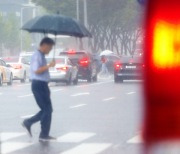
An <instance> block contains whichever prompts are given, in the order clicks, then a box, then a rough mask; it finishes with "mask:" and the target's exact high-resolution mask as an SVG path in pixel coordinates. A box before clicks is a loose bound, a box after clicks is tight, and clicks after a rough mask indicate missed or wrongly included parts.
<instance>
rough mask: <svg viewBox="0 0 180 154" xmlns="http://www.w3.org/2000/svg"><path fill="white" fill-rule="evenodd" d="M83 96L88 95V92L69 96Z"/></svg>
mask: <svg viewBox="0 0 180 154" xmlns="http://www.w3.org/2000/svg"><path fill="white" fill-rule="evenodd" d="M84 95H90V93H89V92H86V93H77V94H73V95H71V96H72V97H77V96H84Z"/></svg>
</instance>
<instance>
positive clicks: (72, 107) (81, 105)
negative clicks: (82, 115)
mask: <svg viewBox="0 0 180 154" xmlns="http://www.w3.org/2000/svg"><path fill="white" fill-rule="evenodd" d="M85 105H87V104H80V105H76V106H71V107H70V108H71V109H74V108H78V107H83V106H85Z"/></svg>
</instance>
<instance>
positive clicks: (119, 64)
mask: <svg viewBox="0 0 180 154" xmlns="http://www.w3.org/2000/svg"><path fill="white" fill-rule="evenodd" d="M114 68H115V70H116V71H119V70H120V69H121V68H122V65H121V63H115V64H114Z"/></svg>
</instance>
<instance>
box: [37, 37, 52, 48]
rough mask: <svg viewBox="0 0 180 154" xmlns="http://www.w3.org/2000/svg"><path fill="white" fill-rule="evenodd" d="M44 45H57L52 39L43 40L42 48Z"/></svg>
mask: <svg viewBox="0 0 180 154" xmlns="http://www.w3.org/2000/svg"><path fill="white" fill-rule="evenodd" d="M43 44H47V45H55V42H54V40H52V39H51V38H48V37H45V38H43V39H42V41H41V43H40V46H42V45H43Z"/></svg>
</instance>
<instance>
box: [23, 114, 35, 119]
mask: <svg viewBox="0 0 180 154" xmlns="http://www.w3.org/2000/svg"><path fill="white" fill-rule="evenodd" d="M33 116H34V114H31V115H26V116H21V119H27V118H30V117H33Z"/></svg>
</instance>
